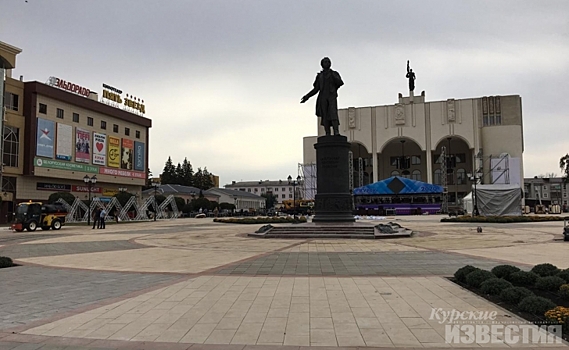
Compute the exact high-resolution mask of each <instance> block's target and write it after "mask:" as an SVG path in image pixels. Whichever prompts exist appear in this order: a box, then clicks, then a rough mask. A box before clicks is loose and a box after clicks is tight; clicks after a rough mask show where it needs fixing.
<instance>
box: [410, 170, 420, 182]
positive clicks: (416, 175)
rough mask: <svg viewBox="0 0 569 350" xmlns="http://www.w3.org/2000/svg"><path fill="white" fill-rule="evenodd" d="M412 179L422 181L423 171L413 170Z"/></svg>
mask: <svg viewBox="0 0 569 350" xmlns="http://www.w3.org/2000/svg"><path fill="white" fill-rule="evenodd" d="M411 179H413V180H416V181H421V171H419V170H413V173H412V174H411Z"/></svg>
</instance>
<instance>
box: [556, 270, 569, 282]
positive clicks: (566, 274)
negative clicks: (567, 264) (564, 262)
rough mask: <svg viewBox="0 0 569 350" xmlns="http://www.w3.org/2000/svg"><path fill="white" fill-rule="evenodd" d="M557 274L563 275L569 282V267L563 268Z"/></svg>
mask: <svg viewBox="0 0 569 350" xmlns="http://www.w3.org/2000/svg"><path fill="white" fill-rule="evenodd" d="M555 276H557V277H561V278H563V279H564V280H565V282H567V283H569V269H565V270H561V271H559V272H558V273H557V275H555Z"/></svg>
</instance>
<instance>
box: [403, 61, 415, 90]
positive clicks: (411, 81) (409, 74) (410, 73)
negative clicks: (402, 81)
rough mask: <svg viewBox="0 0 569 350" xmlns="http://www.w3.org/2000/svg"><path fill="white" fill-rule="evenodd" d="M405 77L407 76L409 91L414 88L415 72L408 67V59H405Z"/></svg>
mask: <svg viewBox="0 0 569 350" xmlns="http://www.w3.org/2000/svg"><path fill="white" fill-rule="evenodd" d="M405 77H406V78H409V91H413V90H415V79H416V77H415V73H413V70H412V69H411V67H409V60H407V75H406V76H405Z"/></svg>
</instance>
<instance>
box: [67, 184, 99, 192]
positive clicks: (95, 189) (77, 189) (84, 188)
mask: <svg viewBox="0 0 569 350" xmlns="http://www.w3.org/2000/svg"><path fill="white" fill-rule="evenodd" d="M71 190H72V191H73V192H89V186H75V185H73V186H71ZM101 192H103V189H102V188H101V187H91V193H101Z"/></svg>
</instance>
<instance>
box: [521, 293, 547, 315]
mask: <svg viewBox="0 0 569 350" xmlns="http://www.w3.org/2000/svg"><path fill="white" fill-rule="evenodd" d="M555 306H556V305H555V303H553V302H552V301H551V300H549V299H546V298H542V297H537V296H529V297H525V298H523V299H522V301H520V303H519V304H518V308H519V309H520V311H524V312H529V313H531V314H534V315H539V316H543V314H545V312H546V311H547V310H550V309H553V308H554V307H555Z"/></svg>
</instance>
